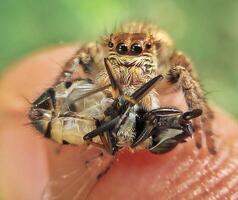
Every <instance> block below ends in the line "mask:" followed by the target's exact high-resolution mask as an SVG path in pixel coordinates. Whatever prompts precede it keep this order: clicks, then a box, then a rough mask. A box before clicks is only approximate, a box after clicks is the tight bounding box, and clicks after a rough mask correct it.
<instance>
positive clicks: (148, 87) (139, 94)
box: [131, 75, 163, 102]
mask: <svg viewBox="0 0 238 200" xmlns="http://www.w3.org/2000/svg"><path fill="white" fill-rule="evenodd" d="M162 79H163V76H162V75H159V76H156V77H155V78H153V79H151V80H150V81H148V82H147V83H146V84H144V85H143V86H142V87H140V88H139V89H138V90H136V91H135V92H134V93H133V94H132V95H131V97H132V99H134V100H135V101H136V102H138V101H140V100H141V99H142V98H143V97H144V96H145V95H147V94H148V93H149V92H150V91H151V90H152V89H153V88H154V87H155V85H156V84H157V83H158V81H160V80H162Z"/></svg>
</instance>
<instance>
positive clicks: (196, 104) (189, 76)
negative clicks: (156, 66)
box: [163, 53, 216, 153]
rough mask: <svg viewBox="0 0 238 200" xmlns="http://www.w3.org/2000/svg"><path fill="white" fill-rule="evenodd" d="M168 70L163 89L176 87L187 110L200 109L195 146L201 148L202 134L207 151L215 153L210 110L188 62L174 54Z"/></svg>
mask: <svg viewBox="0 0 238 200" xmlns="http://www.w3.org/2000/svg"><path fill="white" fill-rule="evenodd" d="M169 66H170V68H169V70H168V73H167V75H166V78H165V79H166V84H165V85H166V86H164V87H163V89H165V88H166V89H168V88H169V87H173V86H176V87H177V88H179V89H181V90H182V92H183V95H184V98H185V101H186V104H187V106H188V109H189V110H193V109H201V110H202V111H203V114H202V116H201V117H199V118H196V119H194V120H193V121H194V129H195V134H194V137H195V142H196V146H197V147H198V148H200V147H201V146H202V133H203V132H204V134H205V137H206V143H207V147H208V149H209V151H210V152H211V153H215V151H216V150H215V143H214V139H213V132H212V125H211V123H212V119H213V117H212V116H213V114H212V110H211V109H210V108H209V106H208V104H207V102H206V99H205V97H204V92H203V90H202V88H201V85H200V83H199V81H198V80H197V79H196V77H195V75H194V71H193V68H192V65H191V63H190V61H189V60H188V59H187V58H186V57H185V56H184V55H183V54H181V53H174V55H173V56H172V58H171V60H170V65H169Z"/></svg>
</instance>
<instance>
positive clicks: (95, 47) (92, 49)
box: [56, 43, 105, 83]
mask: <svg viewBox="0 0 238 200" xmlns="http://www.w3.org/2000/svg"><path fill="white" fill-rule="evenodd" d="M104 57H105V50H104V48H103V47H102V45H100V44H97V43H88V44H85V45H83V46H81V47H80V48H79V49H78V51H77V52H76V53H75V55H74V56H73V57H72V58H71V59H70V60H69V61H68V62H67V63H66V64H65V65H64V67H63V72H62V73H61V74H60V76H59V77H58V78H57V80H56V83H58V82H62V81H65V82H72V81H73V80H75V79H78V78H87V77H89V76H90V77H91V76H94V75H95V74H97V72H98V71H99V70H100V69H101V68H102V67H103V66H104V65H103V59H104ZM82 72H83V73H82ZM82 74H84V75H82Z"/></svg>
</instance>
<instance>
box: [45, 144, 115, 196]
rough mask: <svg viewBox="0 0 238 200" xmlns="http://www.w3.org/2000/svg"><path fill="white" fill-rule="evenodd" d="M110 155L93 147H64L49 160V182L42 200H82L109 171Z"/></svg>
mask: <svg viewBox="0 0 238 200" xmlns="http://www.w3.org/2000/svg"><path fill="white" fill-rule="evenodd" d="M111 162H112V156H111V155H109V154H108V153H106V152H105V150H103V149H101V148H96V147H94V146H83V145H82V146H79V147H74V146H65V147H62V148H61V150H60V152H59V153H58V154H57V156H55V157H54V158H51V160H50V163H51V164H50V180H49V182H48V184H47V185H46V187H45V188H44V191H43V193H42V199H44V200H64V199H74V200H77V199H80V200H84V199H86V198H87V196H88V195H89V193H90V191H91V190H92V189H93V187H94V185H95V184H96V183H97V181H98V179H99V178H100V177H101V175H102V174H104V173H105V172H106V171H107V169H109V167H110V165H111Z"/></svg>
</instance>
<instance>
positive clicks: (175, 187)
mask: <svg viewBox="0 0 238 200" xmlns="http://www.w3.org/2000/svg"><path fill="white" fill-rule="evenodd" d="M76 50H77V45H71V46H60V47H57V48H51V49H48V50H45V51H42V52H39V53H36V54H33V55H31V56H29V57H27V58H25V59H23V60H22V61H20V62H18V63H17V64H15V65H13V66H12V67H11V68H10V69H9V70H8V71H7V72H5V73H3V74H4V76H2V78H1V80H0V91H1V98H0V174H1V178H0V199H7V200H9V199H25V200H27V199H41V197H42V191H43V188H44V187H45V185H46V184H47V182H48V179H49V176H51V175H52V174H53V173H54V169H55V167H61V168H64V162H62V161H63V160H64V159H63V157H64V156H65V155H66V154H62V152H64V151H67V152H68V155H80V152H82V149H83V148H84V147H63V148H62V147H60V146H59V145H57V144H55V143H53V142H51V141H49V140H47V139H44V138H42V136H41V135H39V134H37V131H36V130H35V129H34V128H33V127H31V126H26V125H23V124H24V123H26V122H29V120H28V118H27V110H28V109H29V107H30V104H29V103H27V101H26V99H25V98H27V99H28V100H30V101H31V100H34V99H35V98H36V97H37V96H39V95H40V94H41V93H42V92H43V91H44V90H45V89H46V88H47V87H49V86H51V85H52V84H53V83H54V80H55V79H56V77H57V75H58V74H59V73H60V72H61V71H62V67H61V66H63V65H64V63H65V62H66V61H67V60H68V59H69V58H70V57H72V55H73V53H74V52H75V51H76ZM159 94H160V96H159V99H160V101H161V104H162V106H166V105H174V106H177V107H179V108H181V109H184V110H186V106H185V102H184V99H183V97H182V95H181V93H180V92H176V93H174V92H172V93H170V94H163V91H159ZM24 97H25V98H24ZM213 110H214V113H215V119H214V121H213V131H214V133H215V134H216V143H217V150H218V153H217V154H216V155H215V156H214V155H211V154H209V153H208V152H207V150H206V148H202V149H201V150H198V149H196V148H195V145H194V141H193V140H192V139H189V141H188V142H187V143H184V144H180V145H179V146H178V147H176V148H175V150H173V151H171V152H169V153H167V154H164V155H154V154H151V153H149V152H147V151H140V152H135V153H129V152H128V151H121V152H119V153H118V154H117V155H116V157H115V159H114V162H113V164H112V165H111V167H110V169H109V170H108V171H107V173H106V174H105V175H104V176H102V177H101V178H100V179H99V181H98V182H97V184H96V185H95V187H93V189H92V190H91V191H90V192H89V196H88V199H90V200H93V199H122V198H124V199H145V198H149V199H158V198H159V199H162V200H163V199H237V198H238V192H237V191H238V170H237V169H238V150H237V149H238V148H237V147H238V136H237V130H238V123H237V122H236V121H235V120H233V119H232V118H231V117H229V116H228V115H227V114H225V113H224V112H222V111H220V110H219V109H217V108H214V107H213ZM64 148H65V150H64ZM67 148H68V150H67ZM69 149H70V150H69ZM109 159H110V158H109ZM59 160H60V161H59ZM59 163H60V165H58V164H59ZM74 165H75V167H77V162H76V163H74ZM97 171H100V170H99V167H98V168H95V170H94V171H93V176H94V178H95V177H96V176H97V175H98V174H97V173H96V172H97ZM83 178H85V180H86V179H88V177H87V176H83ZM67 195H68V194H66V196H67Z"/></svg>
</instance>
